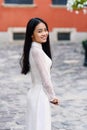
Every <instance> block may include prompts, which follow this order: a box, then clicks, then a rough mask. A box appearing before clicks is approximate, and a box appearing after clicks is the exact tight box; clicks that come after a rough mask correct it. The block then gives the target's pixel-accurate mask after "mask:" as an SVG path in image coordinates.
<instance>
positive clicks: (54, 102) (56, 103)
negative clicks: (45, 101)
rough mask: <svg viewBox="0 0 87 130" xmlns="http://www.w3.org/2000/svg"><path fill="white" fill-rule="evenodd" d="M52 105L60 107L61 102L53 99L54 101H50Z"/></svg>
mask: <svg viewBox="0 0 87 130" xmlns="http://www.w3.org/2000/svg"><path fill="white" fill-rule="evenodd" d="M50 102H51V103H53V104H55V105H58V104H59V101H58V99H56V98H55V99H53V100H52V101H50Z"/></svg>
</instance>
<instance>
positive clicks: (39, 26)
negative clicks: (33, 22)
mask: <svg viewBox="0 0 87 130" xmlns="http://www.w3.org/2000/svg"><path fill="white" fill-rule="evenodd" d="M43 28H46V25H45V24H44V23H42V22H41V23H39V24H38V25H37V26H36V28H35V29H43Z"/></svg>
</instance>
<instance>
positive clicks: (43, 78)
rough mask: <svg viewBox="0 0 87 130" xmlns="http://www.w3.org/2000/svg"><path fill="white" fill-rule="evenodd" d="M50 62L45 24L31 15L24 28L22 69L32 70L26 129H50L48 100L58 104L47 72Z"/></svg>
mask: <svg viewBox="0 0 87 130" xmlns="http://www.w3.org/2000/svg"><path fill="white" fill-rule="evenodd" d="M51 65H52V60H51V52H50V44H49V34H48V26H47V24H46V22H45V21H43V20H42V19H40V18H32V19H31V20H30V21H29V22H28V24H27V28H26V36H25V44H24V49H23V56H22V73H23V74H27V73H28V72H29V71H30V72H31V78H32V86H33V87H32V88H31V89H30V90H29V92H28V94H27V114H26V115H27V121H26V122H27V125H26V130H51V113H50V104H49V102H51V103H53V104H58V99H57V98H56V96H55V92H54V89H53V85H52V82H51V76H50V67H51Z"/></svg>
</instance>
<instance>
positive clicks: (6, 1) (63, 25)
mask: <svg viewBox="0 0 87 130" xmlns="http://www.w3.org/2000/svg"><path fill="white" fill-rule="evenodd" d="M66 3H67V0H0V41H2V42H5V41H6V42H15V41H16V42H17V41H18V42H20V41H22V40H23V39H24V36H25V26H26V24H27V22H28V20H29V19H31V18H32V17H40V18H43V19H44V20H46V22H47V23H48V25H49V31H50V35H51V34H52V35H51V41H52V42H57V41H59V42H81V41H82V40H85V39H86V38H87V14H83V12H82V11H80V12H79V14H76V13H75V11H74V12H69V11H67V9H66ZM3 36H4V38H3Z"/></svg>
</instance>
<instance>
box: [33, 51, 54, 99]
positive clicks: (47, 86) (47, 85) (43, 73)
mask: <svg viewBox="0 0 87 130" xmlns="http://www.w3.org/2000/svg"><path fill="white" fill-rule="evenodd" d="M32 57H33V59H34V61H35V64H36V67H37V69H38V71H39V74H40V77H41V81H42V84H43V87H44V90H45V92H46V94H47V95H48V98H49V100H50V101H51V100H53V99H54V98H55V92H54V88H53V84H52V82H51V75H50V71H49V70H48V68H47V63H46V60H45V57H44V55H43V53H42V52H40V50H37V49H34V50H32Z"/></svg>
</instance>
